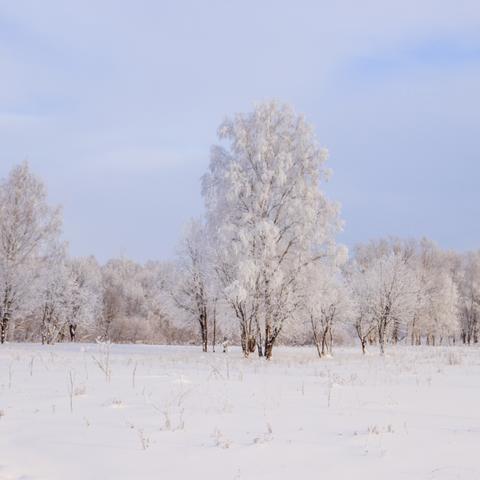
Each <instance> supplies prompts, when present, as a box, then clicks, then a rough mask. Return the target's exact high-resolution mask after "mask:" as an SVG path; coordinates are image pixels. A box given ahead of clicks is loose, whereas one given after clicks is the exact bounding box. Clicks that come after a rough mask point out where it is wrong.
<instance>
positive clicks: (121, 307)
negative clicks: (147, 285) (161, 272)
mask: <svg viewBox="0 0 480 480" xmlns="http://www.w3.org/2000/svg"><path fill="white" fill-rule="evenodd" d="M141 272H142V268H141V266H140V265H138V264H136V263H135V262H133V261H131V260H127V259H125V258H120V259H113V260H110V261H109V262H107V264H106V265H105V266H104V267H103V269H102V288H103V292H104V294H103V305H102V317H101V321H100V325H99V330H100V331H99V336H100V337H101V338H102V339H105V340H110V341H137V340H140V339H143V338H145V333H146V330H147V329H148V325H147V322H146V321H145V318H146V315H147V313H146V304H145V292H144V289H143V285H142V283H141V280H140V276H141Z"/></svg>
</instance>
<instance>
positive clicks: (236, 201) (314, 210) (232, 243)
mask: <svg viewBox="0 0 480 480" xmlns="http://www.w3.org/2000/svg"><path fill="white" fill-rule="evenodd" d="M218 133H219V137H220V139H221V140H223V141H225V142H226V144H227V145H226V146H214V147H213V148H212V153H211V160H210V167H209V171H208V173H207V174H206V175H205V176H204V178H203V195H204V198H205V201H206V207H207V219H208V225H209V232H210V234H211V235H212V236H213V237H214V240H215V248H216V251H217V258H216V265H217V266H216V270H217V272H218V275H219V279H220V284H221V289H222V292H223V294H224V296H225V299H226V302H227V303H228V304H230V305H231V306H232V308H233V311H234V313H235V316H236V318H237V319H238V321H239V324H240V332H241V339H242V347H243V350H244V353H245V355H248V353H249V351H250V345H251V339H252V338H255V337H256V342H257V345H258V348H259V353H260V354H263V353H264V354H265V356H266V357H267V358H270V357H271V355H272V349H273V346H274V344H275V341H276V339H277V338H278V336H279V334H280V333H281V332H282V329H283V327H284V325H285V322H286V320H287V319H288V318H292V316H293V314H294V312H295V311H296V310H298V308H299V297H300V293H301V292H300V291H299V290H300V288H299V287H300V283H301V282H300V277H301V275H302V274H303V271H304V269H305V268H306V267H307V266H308V265H310V264H312V263H315V262H319V261H320V260H322V259H324V258H325V257H326V256H329V255H334V254H335V250H336V247H335V242H334V239H335V234H336V233H337V231H338V229H339V226H340V225H339V223H340V222H339V220H338V206H337V205H336V204H334V203H332V202H330V201H328V200H327V198H326V197H325V195H324V194H323V193H322V191H321V190H320V189H319V185H320V182H322V181H324V180H326V179H327V178H328V173H329V172H328V170H327V169H326V168H325V160H326V158H327V154H326V152H325V150H322V149H321V148H319V146H318V143H317V140H316V138H315V135H314V133H313V129H312V128H311V126H310V125H309V124H308V123H307V122H306V121H305V119H304V118H303V117H302V116H299V115H296V114H295V112H294V111H293V110H292V109H291V108H290V107H288V106H285V105H279V104H277V103H275V102H268V103H263V104H260V105H258V106H257V107H256V108H255V109H254V111H253V112H252V113H249V114H238V115H236V116H235V117H234V118H233V119H227V120H225V121H224V122H223V123H222V124H221V126H220V128H219V130H218Z"/></svg>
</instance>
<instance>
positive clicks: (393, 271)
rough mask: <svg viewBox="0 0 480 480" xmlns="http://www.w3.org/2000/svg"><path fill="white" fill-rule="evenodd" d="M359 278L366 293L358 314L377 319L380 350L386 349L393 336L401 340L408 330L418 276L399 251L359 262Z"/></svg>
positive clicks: (363, 294)
mask: <svg viewBox="0 0 480 480" xmlns="http://www.w3.org/2000/svg"><path fill="white" fill-rule="evenodd" d="M356 281H357V282H360V284H362V286H361V288H359V291H361V294H362V296H363V300H362V304H360V305H361V308H363V307H364V306H366V309H365V310H362V311H361V312H359V315H365V314H366V315H367V318H370V319H372V320H374V321H375V323H376V326H377V335H378V341H379V345H380V353H381V354H382V355H383V354H384V353H385V343H386V341H387V338H388V337H389V336H390V337H391V338H392V339H393V340H394V341H397V340H398V337H399V333H400V331H402V330H406V325H407V322H408V320H409V319H410V318H411V316H412V313H413V311H414V309H415V301H416V292H417V288H418V287H417V284H416V277H415V275H414V274H413V272H412V270H411V269H410V268H409V267H408V265H407V264H406V262H405V257H404V256H403V255H402V254H401V253H400V252H391V253H386V254H381V255H380V256H379V257H373V258H371V259H370V260H369V261H368V262H364V263H363V264H360V266H359V275H357V277H356Z"/></svg>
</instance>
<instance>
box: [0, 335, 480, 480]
mask: <svg viewBox="0 0 480 480" xmlns="http://www.w3.org/2000/svg"><path fill="white" fill-rule="evenodd" d="M162 478H163V479H190V478H202V479H203V478H208V479H212V480H214V479H222V480H226V479H276V480H280V479H292V478H293V479H296V478H304V479H308V478H328V479H329V480H335V479H356V480H359V479H367V478H368V479H369V480H370V479H392V480H393V479H409V480H412V479H435V480H446V479H462V480H463V479H469V480H474V479H478V478H480V350H479V349H477V348H462V347H455V348H447V347H445V348H444V347H417V348H408V347H397V348H393V347H390V349H389V351H388V354H387V356H386V358H381V357H380V356H378V355H377V353H376V352H375V353H372V354H371V355H368V356H366V357H362V356H361V354H360V352H359V349H337V351H336V355H335V357H334V358H331V359H324V360H319V359H318V358H316V356H315V353H314V351H313V350H311V349H306V348H277V349H276V350H275V352H274V359H273V360H272V361H271V362H266V361H262V360H260V359H258V358H255V357H252V358H251V359H248V360H245V359H243V358H241V355H240V352H239V351H238V350H236V349H231V350H230V351H229V352H228V354H223V353H215V354H212V353H209V354H203V353H201V352H200V351H199V349H198V348H197V347H159V346H142V345H112V346H111V347H110V352H108V347H104V346H101V345H80V344H75V345H66V344H59V345H55V346H52V347H42V346H40V345H27V344H23V345H18V344H9V345H3V346H2V347H1V348H0V479H1V480H6V479H9V480H10V479H15V480H16V479H22V480H27V479H38V480H40V479H48V480H65V479H69V480H77V479H78V480H80V479H81V480H122V479H139V480H148V479H162Z"/></svg>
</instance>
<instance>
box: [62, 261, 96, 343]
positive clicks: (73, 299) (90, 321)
mask: <svg viewBox="0 0 480 480" xmlns="http://www.w3.org/2000/svg"><path fill="white" fill-rule="evenodd" d="M66 267H67V270H68V279H69V283H70V291H69V309H70V314H69V316H68V319H67V321H68V335H69V337H70V340H71V341H72V342H73V341H75V339H76V337H77V330H78V328H79V327H81V328H83V330H85V331H92V330H93V328H94V325H95V322H96V321H97V320H98V319H99V318H100V316H101V308H102V298H103V290H102V274H101V270H100V266H99V265H98V263H97V261H96V260H95V258H93V257H87V258H76V259H73V260H69V261H68V262H67V265H66Z"/></svg>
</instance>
